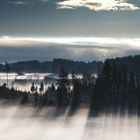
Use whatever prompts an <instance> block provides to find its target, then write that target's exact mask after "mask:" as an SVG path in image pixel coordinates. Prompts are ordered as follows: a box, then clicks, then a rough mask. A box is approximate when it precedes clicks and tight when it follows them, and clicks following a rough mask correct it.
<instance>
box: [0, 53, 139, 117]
mask: <svg viewBox="0 0 140 140" xmlns="http://www.w3.org/2000/svg"><path fill="white" fill-rule="evenodd" d="M137 57H138V56H134V57H131V56H130V57H125V58H122V62H121V59H120V58H116V59H108V60H106V61H105V62H104V65H103V68H102V70H101V72H100V73H99V74H98V77H94V76H93V75H92V74H90V73H84V74H83V78H82V79H78V78H77V76H76V72H75V71H72V79H69V77H68V74H69V72H68V71H67V70H66V69H65V67H62V68H61V69H60V70H59V77H58V80H57V88H56V86H55V85H53V84H52V85H51V87H49V88H48V89H47V90H45V87H44V84H43V82H41V83H40V87H36V85H35V84H34V83H32V85H31V92H30V93H27V92H19V91H15V90H14V88H12V89H11V90H9V89H7V88H6V85H5V84H4V85H3V86H2V87H1V88H0V98H3V99H12V100H18V101H20V103H21V104H25V103H28V104H33V105H35V106H41V107H42V106H56V107H58V108H62V107H63V108H66V107H69V115H72V114H73V113H74V112H75V111H76V110H77V109H78V107H80V106H81V105H86V106H89V108H90V113H89V114H90V116H94V115H98V114H99V113H101V112H103V111H105V112H114V113H117V112H121V113H124V112H125V111H126V110H127V111H128V112H129V113H138V115H139V111H140V75H139V72H138V71H137V70H136V69H137V68H138V67H139V64H138V61H137V65H138V66H137V67H136V66H135V67H134V66H133V67H132V68H133V69H132V68H131V69H130V68H129V67H130V66H129V65H128V64H129V63H128V61H124V60H125V59H127V60H129V61H134V60H135V59H136V58H137ZM118 59H119V60H118ZM133 59H134V60H133ZM139 62H140V61H139ZM130 63H132V62H130ZM133 63H134V62H133Z"/></svg>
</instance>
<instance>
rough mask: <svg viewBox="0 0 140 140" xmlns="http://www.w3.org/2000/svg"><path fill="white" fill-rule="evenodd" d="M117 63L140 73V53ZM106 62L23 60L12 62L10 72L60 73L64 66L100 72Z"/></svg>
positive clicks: (0, 67)
mask: <svg viewBox="0 0 140 140" xmlns="http://www.w3.org/2000/svg"><path fill="white" fill-rule="evenodd" d="M108 60H109V61H112V60H115V62H116V64H117V65H125V67H126V68H127V70H128V71H134V72H135V73H140V55H136V56H126V57H121V58H119V57H118V58H115V59H108ZM103 64H104V62H101V61H92V62H82V61H73V60H68V59H54V60H53V61H45V62H39V61H37V60H32V61H21V62H17V63H10V64H9V65H10V72H51V73H59V71H60V69H61V68H62V67H63V68H64V69H65V70H66V71H67V72H70V73H71V72H72V71H74V72H75V73H100V72H101V70H102V67H103ZM0 71H1V72H3V71H4V65H2V64H0Z"/></svg>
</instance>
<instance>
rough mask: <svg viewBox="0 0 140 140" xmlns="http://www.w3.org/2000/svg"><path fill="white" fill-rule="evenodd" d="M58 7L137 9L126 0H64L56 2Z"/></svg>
mask: <svg viewBox="0 0 140 140" xmlns="http://www.w3.org/2000/svg"><path fill="white" fill-rule="evenodd" d="M57 7H58V9H75V8H78V7H86V8H88V9H90V10H95V11H100V10H107V11H109V10H114V11H117V10H138V9H139V7H137V6H135V5H134V4H132V3H129V2H127V0H64V1H62V2H58V3H57Z"/></svg>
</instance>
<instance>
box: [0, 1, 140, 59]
mask: <svg viewBox="0 0 140 140" xmlns="http://www.w3.org/2000/svg"><path fill="white" fill-rule="evenodd" d="M139 25H140V1H139V0H0V61H18V60H30V59H39V60H40V61H45V60H52V59H53V58H70V59H74V60H84V61H91V60H95V59H96V60H103V59H105V58H108V57H115V56H123V55H130V54H139V53H140V28H139Z"/></svg>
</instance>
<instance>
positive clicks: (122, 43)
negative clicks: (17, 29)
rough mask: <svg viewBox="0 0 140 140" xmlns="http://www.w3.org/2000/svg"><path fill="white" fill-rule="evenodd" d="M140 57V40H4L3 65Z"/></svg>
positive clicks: (0, 43) (1, 47)
mask: <svg viewBox="0 0 140 140" xmlns="http://www.w3.org/2000/svg"><path fill="white" fill-rule="evenodd" d="M139 53H140V38H102V37H100V38H99V37H81V38H17V37H8V36H4V37H1V38H0V56H1V58H0V61H5V60H8V61H19V60H29V59H38V60H41V61H45V60H52V59H54V58H68V59H74V60H83V61H92V60H103V59H105V58H109V57H116V56H124V55H130V54H139Z"/></svg>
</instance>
